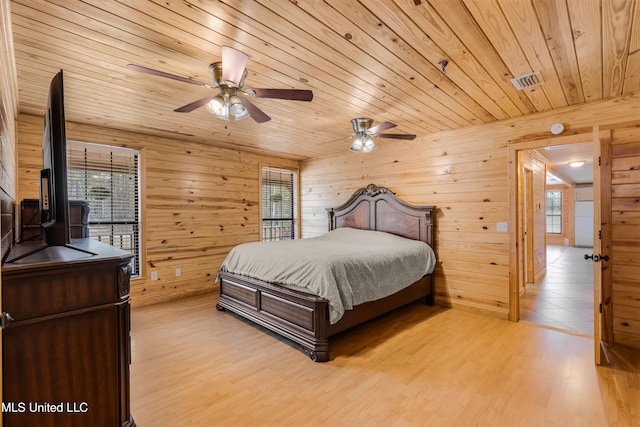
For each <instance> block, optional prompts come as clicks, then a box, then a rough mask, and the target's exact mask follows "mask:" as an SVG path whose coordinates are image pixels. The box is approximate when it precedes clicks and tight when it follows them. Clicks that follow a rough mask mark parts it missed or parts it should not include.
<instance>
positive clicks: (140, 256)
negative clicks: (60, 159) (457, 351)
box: [67, 140, 144, 279]
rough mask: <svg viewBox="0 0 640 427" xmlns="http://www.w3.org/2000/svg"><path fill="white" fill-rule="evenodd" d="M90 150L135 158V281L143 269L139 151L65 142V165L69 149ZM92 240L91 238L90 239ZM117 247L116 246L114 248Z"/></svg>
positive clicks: (72, 141)
mask: <svg viewBox="0 0 640 427" xmlns="http://www.w3.org/2000/svg"><path fill="white" fill-rule="evenodd" d="M73 148H75V149H78V148H80V149H90V150H95V151H98V150H102V151H105V152H109V153H121V154H127V155H135V156H136V157H137V162H136V163H137V165H136V168H137V170H136V172H137V177H136V186H137V188H136V192H137V203H136V213H137V234H138V241H137V245H136V248H137V254H136V253H134V254H133V255H134V257H135V258H136V261H137V264H138V265H137V267H138V268H137V272H136V274H135V275H132V276H131V278H132V279H137V278H141V277H143V269H144V251H143V241H144V238H143V235H144V234H143V221H142V206H143V203H142V156H141V151H140V150H137V149H134V148H125V147H119V146H112V145H106V144H97V143H92V142H86V141H77V140H67V158H68V160H67V163H69V150H71V149H73ZM67 169H68V171H71V170H72V168H71V167H70V166H68V167H67ZM89 229H91V226H90V224H89ZM91 238H92V237H91ZM114 247H117V246H114Z"/></svg>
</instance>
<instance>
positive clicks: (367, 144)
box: [351, 135, 376, 153]
mask: <svg viewBox="0 0 640 427" xmlns="http://www.w3.org/2000/svg"><path fill="white" fill-rule="evenodd" d="M375 146H376V144H375V142H373V139H371V138H370V137H368V136H367V135H359V136H357V137H356V139H354V140H353V143H352V144H351V150H353V151H362V152H363V153H368V152H369V151H371V150H373V147H375Z"/></svg>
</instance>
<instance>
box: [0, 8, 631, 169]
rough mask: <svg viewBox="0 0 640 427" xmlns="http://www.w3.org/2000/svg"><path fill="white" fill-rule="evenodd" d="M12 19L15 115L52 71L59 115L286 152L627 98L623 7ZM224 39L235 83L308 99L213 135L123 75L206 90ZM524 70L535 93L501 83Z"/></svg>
mask: <svg viewBox="0 0 640 427" xmlns="http://www.w3.org/2000/svg"><path fill="white" fill-rule="evenodd" d="M11 12H12V22H13V38H14V44H15V55H16V62H17V74H18V88H19V111H20V112H23V113H31V114H38V115H42V114H44V110H45V106H46V95H47V86H48V83H49V81H50V79H51V77H52V76H53V75H54V74H55V72H57V70H58V69H63V70H64V73H65V98H66V114H67V120H70V121H76V122H81V123H90V124H94V125H100V126H108V127H112V128H117V129H123V130H132V131H137V132H143V133H147V134H151V135H160V136H168V137H172V138H179V139H186V140H191V141H199V142H205V143H209V144H214V145H218V146H223V147H231V148H243V149H245V150H249V151H257V150H267V151H269V152H272V153H275V154H278V155H281V156H285V157H290V158H294V159H304V158H311V157H315V156H322V155H327V154H330V153H334V152H336V151H338V150H348V148H349V145H350V141H349V140H348V139H342V140H340V141H336V142H331V143H325V142H326V141H330V140H334V139H336V138H340V137H341V134H339V133H332V132H349V131H350V130H351V128H350V120H351V119H352V118H355V117H370V118H372V119H373V120H374V124H377V123H380V122H382V121H391V122H394V123H396V124H398V127H397V128H395V129H394V130H393V132H394V133H415V134H417V135H418V138H417V139H416V140H415V141H400V142H395V141H393V143H402V144H419V143H421V142H420V135H425V134H428V133H431V132H436V131H440V130H446V129H456V128H462V127H465V126H470V125H474V124H480V123H487V122H493V121H496V120H502V119H506V118H511V117H520V116H523V115H526V114H530V113H534V112H539V111H547V110H551V109H554V108H560V107H565V106H571V105H578V104H581V103H585V102H589V101H595V100H600V99H604V98H609V97H612V96H617V95H622V94H629V93H633V92H636V91H638V90H639V89H640V54H639V53H638V51H639V50H640V28H639V26H640V22H639V21H640V17H639V15H640V7H639V5H638V4H637V3H636V1H635V0H446V1H445V0H361V1H357V0H324V1H321V0H289V1H285V0H257V1H249V0H237V1H234V0H220V1H209V0H131V1H124V0H123V1H115V0H82V1H79V0H50V1H46V0H11ZM223 45H227V46H231V47H234V48H236V49H239V50H241V51H242V52H245V53H246V54H248V55H249V56H250V59H249V63H248V65H247V69H248V71H249V75H248V77H247V78H246V81H245V88H250V87H257V88H296V89H311V90H312V91H313V93H314V99H313V101H312V102H299V101H285V100H274V99H264V98H263V99H257V98H256V99H253V100H252V102H253V103H254V104H255V105H256V106H258V107H259V108H261V109H262V110H263V111H264V112H265V113H267V114H268V115H269V116H270V117H271V118H272V120H270V121H268V122H266V123H262V124H257V123H255V122H254V121H253V120H252V119H251V118H247V119H244V120H242V121H238V122H236V121H234V120H232V121H231V122H230V125H229V129H228V130H225V128H224V122H223V121H221V120H219V119H216V118H214V117H213V116H211V115H210V114H209V113H208V112H207V110H206V108H204V107H202V108H199V109H197V110H195V111H193V112H190V113H176V112H174V111H173V109H174V108H177V107H180V106H182V105H185V104H188V103H190V102H192V101H195V100H197V99H200V98H203V97H205V96H208V95H214V94H215V93H214V91H213V90H212V89H210V88H207V87H199V86H196V85H190V84H186V83H182V82H179V81H175V80H170V79H166V78H162V77H157V76H152V75H148V74H144V73H140V72H136V71H133V70H130V69H128V68H127V67H126V66H127V64H129V63H134V64H138V65H142V66H145V67H149V68H153V69H156V70H160V71H163V72H167V73H171V74H174V75H179V76H184V77H188V78H191V79H194V80H198V81H202V82H206V83H209V84H211V83H212V79H211V75H210V74H209V71H208V67H209V64H210V63H212V62H216V61H220V58H221V47H222V46H223ZM442 61H448V64H447V65H446V67H444V68H443V67H442V65H441V64H442ZM536 71H537V72H540V74H541V76H542V78H543V80H544V84H542V85H540V86H535V87H532V88H530V89H527V90H522V91H518V90H516V88H515V87H514V86H513V84H512V83H511V79H512V78H513V77H516V76H520V75H523V74H528V73H532V72H536ZM328 131H332V132H328ZM387 142H392V141H391V140H386V139H379V140H378V141H377V143H379V144H384V143H387Z"/></svg>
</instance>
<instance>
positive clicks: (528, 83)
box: [511, 71, 544, 90]
mask: <svg viewBox="0 0 640 427" xmlns="http://www.w3.org/2000/svg"><path fill="white" fill-rule="evenodd" d="M511 83H513V85H514V86H515V87H516V89H518V90H523V89H528V88H530V87H533V86H538V85H541V84H542V83H544V80H542V75H540V72H539V71H536V72H535V73H531V74H525V75H522V76H518V77H514V78H512V79H511Z"/></svg>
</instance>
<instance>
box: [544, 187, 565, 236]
mask: <svg viewBox="0 0 640 427" xmlns="http://www.w3.org/2000/svg"><path fill="white" fill-rule="evenodd" d="M547 233H550V234H562V191H558V190H553V191H547Z"/></svg>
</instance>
